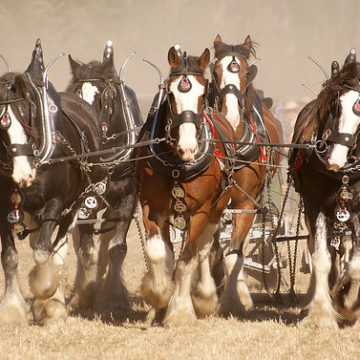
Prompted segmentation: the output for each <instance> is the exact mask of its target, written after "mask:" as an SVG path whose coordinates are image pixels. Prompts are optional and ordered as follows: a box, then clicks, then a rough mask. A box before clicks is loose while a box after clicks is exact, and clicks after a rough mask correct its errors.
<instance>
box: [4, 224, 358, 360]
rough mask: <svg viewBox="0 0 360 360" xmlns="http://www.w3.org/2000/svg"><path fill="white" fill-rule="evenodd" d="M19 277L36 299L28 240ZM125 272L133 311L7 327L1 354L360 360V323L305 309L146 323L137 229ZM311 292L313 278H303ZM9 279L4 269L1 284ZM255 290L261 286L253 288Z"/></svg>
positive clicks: (68, 276)
mask: <svg viewBox="0 0 360 360" xmlns="http://www.w3.org/2000/svg"><path fill="white" fill-rule="evenodd" d="M17 246H18V250H19V254H20V269H19V275H20V279H21V283H22V285H23V291H24V294H25V295H26V296H27V297H30V291H29V288H28V284H27V273H28V271H29V269H30V268H31V265H32V257H31V252H30V250H29V247H28V244H27V243H26V242H17ZM74 264H75V258H74V254H73V252H72V251H71V253H70V255H69V258H68V263H67V271H66V273H65V274H64V281H65V282H66V289H67V293H68V295H69V294H70V290H71V286H72V282H73V280H74V269H75V266H74ZM124 270H125V271H124V275H125V278H126V281H127V284H128V288H129V290H130V292H131V293H132V294H133V301H132V304H133V314H131V315H130V317H129V318H128V319H121V318H120V314H114V315H113V317H112V318H108V319H100V318H99V317H94V316H92V314H90V313H81V314H71V315H70V316H69V318H68V319H67V320H66V321H65V322H62V323H59V324H56V325H54V324H53V325H50V326H46V327H39V326H37V325H32V326H28V327H25V328H17V329H9V328H1V333H0V359H1V360H17V359H22V360H23V359H29V360H30V359H37V360H41V359H47V360H50V359H62V360H67V359H71V360H76V359H87V360H90V359H109V360H110V359H159V360H160V359H188V360H190V359H218V358H219V359H223V360H226V359H232V360H234V359H262V360H267V359H355V358H358V355H359V351H360V345H359V344H360V337H359V326H358V325H355V326H353V327H345V328H343V329H341V330H338V331H328V330H327V331H320V330H316V329H310V328H303V327H302V326H301V325H298V324H297V320H298V315H299V312H300V310H299V309H298V308H291V307H286V306H274V305H257V306H256V307H255V309H254V310H253V311H251V312H249V313H247V314H244V316H243V317H242V318H241V319H238V318H229V319H224V318H218V317H211V318H208V319H205V320H198V321H197V323H196V324H195V325H194V326H191V327H190V326H188V327H180V328H174V329H165V328H162V327H152V328H146V327H145V326H144V322H143V320H144V318H145V316H146V307H145V306H144V304H143V303H142V301H141V299H140V298H139V296H138V285H139V281H140V279H141V276H142V274H143V271H144V261H143V258H142V253H141V249H140V244H139V240H138V236H137V233H136V230H135V226H132V227H131V229H130V234H129V251H128V256H127V258H126V263H125V265H124ZM297 280H298V283H297V287H296V290H297V291H303V290H304V289H303V288H304V286H305V284H306V283H307V280H308V276H307V275H302V276H299V275H298V276H297ZM3 286H4V279H3V276H2V274H1V277H0V288H1V289H3ZM252 289H253V291H255V289H256V286H255V285H254V286H253V287H252Z"/></svg>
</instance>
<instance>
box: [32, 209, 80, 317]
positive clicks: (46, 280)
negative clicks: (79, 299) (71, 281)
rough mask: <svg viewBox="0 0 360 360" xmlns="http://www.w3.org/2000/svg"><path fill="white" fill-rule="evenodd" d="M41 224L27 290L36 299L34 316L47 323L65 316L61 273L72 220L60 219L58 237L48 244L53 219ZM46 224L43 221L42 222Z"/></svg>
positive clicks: (72, 218) (52, 228)
mask: <svg viewBox="0 0 360 360" xmlns="http://www.w3.org/2000/svg"><path fill="white" fill-rule="evenodd" d="M48 215H49V218H48V221H44V222H43V224H42V226H41V229H40V233H39V238H38V240H37V242H36V244H35V248H34V252H33V256H34V260H35V266H34V268H33V269H32V271H31V272H30V274H29V284H30V289H31V291H32V292H33V294H34V295H35V297H36V302H35V304H34V313H35V318H36V319H37V320H44V322H49V321H52V320H55V321H56V320H58V319H62V318H65V317H66V316H67V311H66V307H65V297H64V292H63V287H62V284H61V281H60V280H61V273H62V268H63V266H64V263H65V259H66V256H67V250H68V235H69V232H68V231H69V228H70V225H71V228H72V227H74V224H75V221H74V217H73V216H72V215H71V214H69V215H67V216H66V217H64V218H62V219H61V222H60V224H59V229H58V233H57V236H56V239H55V242H54V245H52V244H51V235H52V234H53V232H54V229H55V226H56V221H54V220H55V219H56V216H54V217H50V216H51V212H50V211H49V213H48ZM45 220H46V219H45Z"/></svg>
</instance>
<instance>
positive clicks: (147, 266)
mask: <svg viewBox="0 0 360 360" xmlns="http://www.w3.org/2000/svg"><path fill="white" fill-rule="evenodd" d="M136 212H137V214H138V216H140V211H139V205H138V206H137V208H136ZM138 216H135V217H134V219H135V224H136V228H137V231H138V234H139V238H140V244H141V251H142V254H143V257H144V262H145V268H146V272H148V271H149V269H150V268H149V260H148V258H147V254H146V250H145V242H147V235H146V231H145V232H144V234H143V232H142V230H141V225H140V221H139V219H138Z"/></svg>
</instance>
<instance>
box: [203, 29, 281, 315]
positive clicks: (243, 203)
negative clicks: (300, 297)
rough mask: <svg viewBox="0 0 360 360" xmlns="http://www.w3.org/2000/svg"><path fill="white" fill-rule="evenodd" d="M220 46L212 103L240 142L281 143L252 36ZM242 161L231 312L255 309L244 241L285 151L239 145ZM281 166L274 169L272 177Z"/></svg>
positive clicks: (227, 295)
mask: <svg viewBox="0 0 360 360" xmlns="http://www.w3.org/2000/svg"><path fill="white" fill-rule="evenodd" d="M214 48H215V57H216V61H215V64H214V68H213V72H212V73H213V78H214V79H213V82H212V88H211V94H210V97H209V99H210V104H211V105H212V106H213V107H214V108H215V109H219V111H220V112H221V113H222V114H224V115H225V116H226V118H227V120H228V121H229V122H230V123H231V125H232V127H233V129H234V130H235V132H236V138H237V140H238V141H240V142H247V143H251V142H254V143H256V142H271V143H279V133H280V128H279V124H278V123H277V121H276V120H275V118H274V117H273V115H272V114H271V112H270V110H269V109H268V107H267V106H265V104H264V103H263V101H262V100H261V99H260V97H259V96H258V94H257V92H256V91H255V89H254V86H253V84H252V81H253V79H254V77H255V76H256V74H257V67H256V66H255V65H251V66H249V64H248V59H249V57H250V55H255V49H254V44H253V42H252V41H251V38H250V36H247V37H246V39H245V42H244V43H243V44H240V45H227V44H225V43H223V42H222V40H221V37H220V35H218V36H217V37H216V38H215V40H214ZM236 159H237V164H236V169H235V173H234V176H233V179H234V186H233V189H232V192H231V204H230V206H231V208H233V209H241V211H243V212H242V213H234V214H233V232H232V237H231V242H230V247H229V252H228V253H227V254H225V258H224V271H225V287H224V291H223V293H222V296H221V300H220V309H219V310H220V312H221V313H225V314H226V313H236V312H237V311H239V310H240V309H246V310H247V309H249V308H251V307H252V304H253V303H252V299H251V297H250V293H249V290H248V287H247V285H246V282H245V274H244V267H243V262H244V253H243V250H244V242H245V239H246V236H247V233H248V231H249V229H250V227H251V225H252V222H253V220H254V216H255V211H254V209H255V208H259V204H258V200H259V198H260V196H261V195H262V190H263V188H264V183H265V180H266V176H267V175H266V164H268V163H270V164H272V165H277V164H279V154H278V153H275V154H273V153H271V154H266V153H265V149H264V148H261V147H259V146H249V145H239V146H238V147H237V149H236ZM275 170H276V168H275V167H274V168H272V170H271V174H270V176H272V175H273V174H274V172H275Z"/></svg>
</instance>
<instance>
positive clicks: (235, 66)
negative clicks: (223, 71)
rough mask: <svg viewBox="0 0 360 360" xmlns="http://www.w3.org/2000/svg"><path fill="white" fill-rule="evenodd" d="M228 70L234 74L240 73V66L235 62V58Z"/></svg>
mask: <svg viewBox="0 0 360 360" xmlns="http://www.w3.org/2000/svg"><path fill="white" fill-rule="evenodd" d="M227 69H228V70H229V71H230V72H232V73H238V72H239V71H240V65H239V64H238V62H237V61H236V60H235V57H234V56H233V58H232V61H231V62H230V63H229V65H228V67H227Z"/></svg>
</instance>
